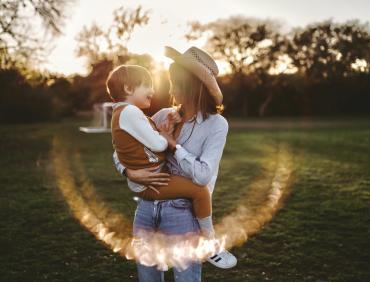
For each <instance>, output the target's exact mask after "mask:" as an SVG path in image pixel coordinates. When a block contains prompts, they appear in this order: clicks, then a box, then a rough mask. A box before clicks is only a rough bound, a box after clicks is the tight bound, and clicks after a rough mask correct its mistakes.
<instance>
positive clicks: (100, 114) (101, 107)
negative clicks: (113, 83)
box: [79, 102, 113, 133]
mask: <svg viewBox="0 0 370 282" xmlns="http://www.w3.org/2000/svg"><path fill="white" fill-rule="evenodd" d="M112 105H113V103H108V102H107V103H100V104H94V121H93V126H91V127H82V126H81V127H80V128H79V129H80V131H82V132H86V133H105V132H111V128H110V121H111V117H112Z"/></svg>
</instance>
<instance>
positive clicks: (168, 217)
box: [133, 199, 202, 282]
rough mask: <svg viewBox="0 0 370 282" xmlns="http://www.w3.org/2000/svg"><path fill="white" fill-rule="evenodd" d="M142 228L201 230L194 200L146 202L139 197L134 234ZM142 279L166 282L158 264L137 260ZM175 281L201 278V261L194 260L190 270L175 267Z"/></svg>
mask: <svg viewBox="0 0 370 282" xmlns="http://www.w3.org/2000/svg"><path fill="white" fill-rule="evenodd" d="M140 229H145V230H147V231H151V232H155V231H160V232H163V233H166V234H184V233H187V232H195V233H199V225H198V221H197V220H196V218H195V217H194V215H193V213H192V205H191V202H190V201H188V200H186V199H176V200H166V201H147V200H143V199H139V203H138V206H137V208H136V211H135V218H134V226H133V233H134V236H138V232H139V231H140ZM137 271H138V276H139V281H140V282H163V281H164V272H163V271H160V270H158V269H157V268H156V266H152V267H148V266H145V265H142V264H140V263H137ZM173 272H174V277H175V281H176V282H185V281H186V282H199V281H201V272H202V264H201V262H199V261H196V262H193V263H192V264H191V265H190V266H189V267H188V268H187V269H185V270H183V271H181V270H178V269H176V268H173Z"/></svg>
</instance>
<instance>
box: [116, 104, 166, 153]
mask: <svg viewBox="0 0 370 282" xmlns="http://www.w3.org/2000/svg"><path fill="white" fill-rule="evenodd" d="M119 126H120V128H121V129H123V130H125V131H126V132H128V133H129V134H130V135H131V136H133V137H134V138H135V139H137V140H138V141H139V142H140V143H142V144H143V145H144V146H145V147H147V148H149V149H150V150H152V151H153V152H163V151H165V150H166V149H167V145H168V143H167V140H166V138H164V137H163V136H161V135H160V134H159V132H158V131H156V130H154V129H153V127H152V126H151V125H150V123H149V121H148V119H147V117H146V116H145V114H144V113H143V112H142V111H141V110H140V109H139V108H138V107H136V106H133V105H128V106H126V108H124V109H123V110H122V112H121V114H120V117H119Z"/></svg>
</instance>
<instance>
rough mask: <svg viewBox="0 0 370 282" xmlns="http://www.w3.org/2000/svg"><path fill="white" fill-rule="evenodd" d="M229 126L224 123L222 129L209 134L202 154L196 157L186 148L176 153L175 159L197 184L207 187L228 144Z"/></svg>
mask: <svg viewBox="0 0 370 282" xmlns="http://www.w3.org/2000/svg"><path fill="white" fill-rule="evenodd" d="M227 132H228V124H227V123H223V124H222V127H221V128H217V130H215V131H214V132H212V134H209V136H208V137H207V139H206V140H205V141H204V144H203V146H202V147H203V150H202V154H201V155H200V156H195V155H193V154H192V153H190V152H189V151H187V150H186V149H185V148H184V147H181V148H179V149H177V150H176V151H175V154H174V157H175V159H176V160H177V163H178V164H179V166H180V167H181V169H182V170H183V171H184V172H185V173H186V175H187V176H188V177H189V178H191V179H192V180H193V182H195V183H196V184H199V185H207V184H208V183H209V182H210V181H211V179H212V177H213V175H214V172H215V170H216V169H218V165H219V163H220V160H221V157H222V153H223V150H224V147H225V143H226V137H227Z"/></svg>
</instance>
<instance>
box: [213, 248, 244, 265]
mask: <svg viewBox="0 0 370 282" xmlns="http://www.w3.org/2000/svg"><path fill="white" fill-rule="evenodd" d="M207 261H208V262H209V263H211V264H213V265H214V266H216V267H219V268H223V269H227V268H232V267H234V266H235V265H236V263H237V261H238V260H237V259H236V257H235V256H234V255H233V254H232V253H230V252H229V251H227V250H224V251H222V252H220V253H218V254H215V255H214V256H212V257H208V258H207Z"/></svg>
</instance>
